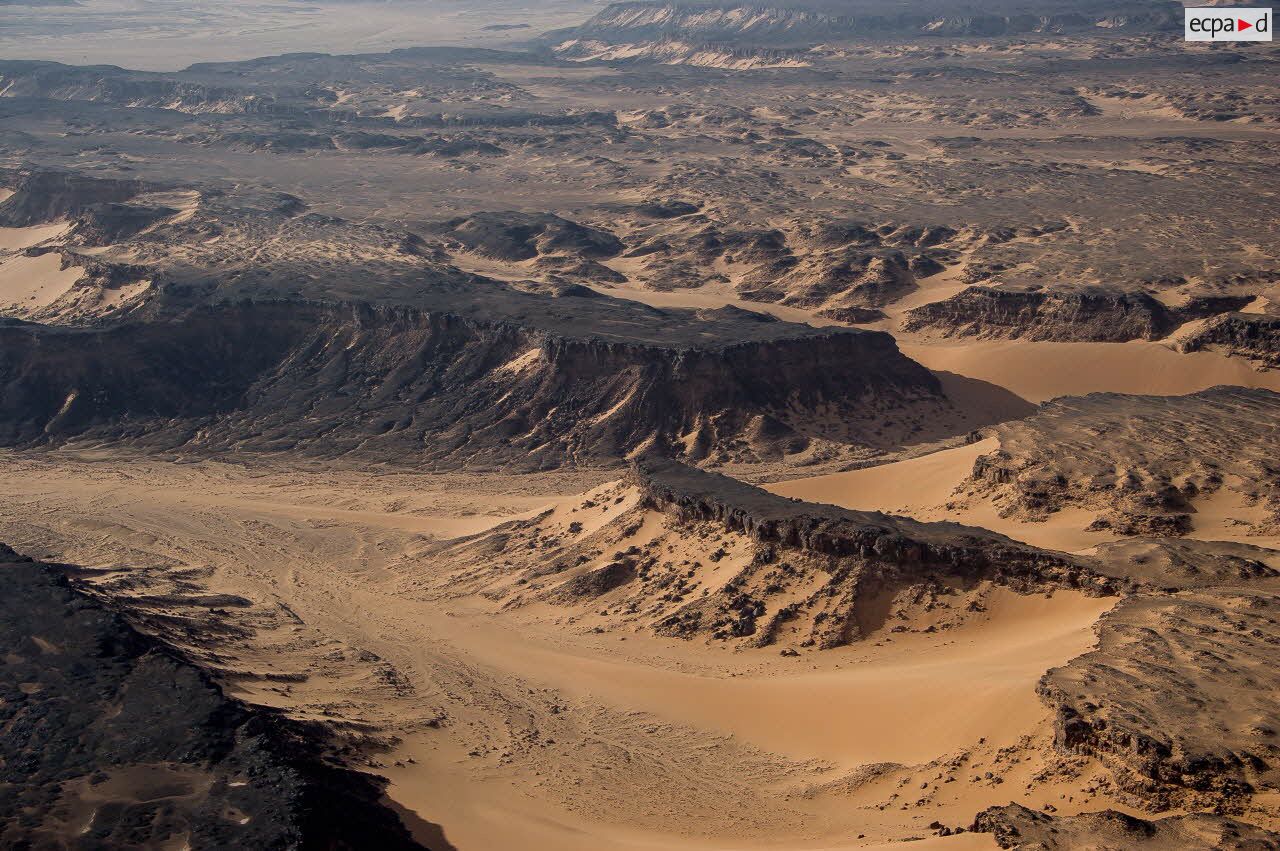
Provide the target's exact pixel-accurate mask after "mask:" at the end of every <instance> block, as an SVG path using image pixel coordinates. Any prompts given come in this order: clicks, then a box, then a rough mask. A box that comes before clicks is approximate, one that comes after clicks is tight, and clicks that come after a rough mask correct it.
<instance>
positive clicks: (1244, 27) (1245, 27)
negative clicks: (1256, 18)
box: [1236, 18, 1253, 32]
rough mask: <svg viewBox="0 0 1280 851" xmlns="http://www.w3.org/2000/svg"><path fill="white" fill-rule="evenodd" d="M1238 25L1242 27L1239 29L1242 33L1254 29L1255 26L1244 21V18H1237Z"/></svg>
mask: <svg viewBox="0 0 1280 851" xmlns="http://www.w3.org/2000/svg"><path fill="white" fill-rule="evenodd" d="M1236 23H1237V24H1239V25H1240V26H1239V27H1238V29H1239V30H1240V32H1244V31H1245V30H1249V29H1253V24H1251V23H1249V22H1248V21H1246V20H1244V19H1242V18H1236Z"/></svg>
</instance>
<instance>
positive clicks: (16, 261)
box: [0, 254, 83, 315]
mask: <svg viewBox="0 0 1280 851" xmlns="http://www.w3.org/2000/svg"><path fill="white" fill-rule="evenodd" d="M81 274H83V270H81V269H79V268H77V267H75V266H69V267H67V268H66V269H63V268H62V258H61V257H59V256H58V255H57V254H42V255H40V256H39V257H14V258H11V259H10V260H7V261H5V263H4V264H3V265H0V310H5V309H7V310H9V311H12V312H14V313H18V314H21V315H25V314H28V313H30V312H31V311H35V310H39V309H40V308H44V307H48V306H49V305H51V304H53V303H54V302H55V301H57V300H58V299H59V298H61V297H62V296H63V295H65V294H66V293H67V292H68V291H69V290H70V289H71V287H72V285H74V284H75V282H76V281H77V280H79V279H80V276H81Z"/></svg>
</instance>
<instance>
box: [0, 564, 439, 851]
mask: <svg viewBox="0 0 1280 851" xmlns="http://www.w3.org/2000/svg"><path fill="white" fill-rule="evenodd" d="M0 613H2V616H0V653H2V654H3V659H4V664H2V665H0V697H2V699H0V728H2V729H3V730H4V731H5V734H4V735H3V736H0V844H3V845H4V846H5V847H8V848H25V847H32V848H46V847H47V848H56V847H68V846H72V845H74V846H77V847H86V846H90V847H101V848H120V847H129V848H166V847H180V846H185V847H197V848H198V847H206V848H211V847H219V848H264V849H268V848H270V849H287V848H346V849H358V848H380V849H381V848H388V849H405V851H408V849H415V848H421V847H422V846H420V845H419V844H418V843H416V842H415V841H414V840H413V839H412V838H411V836H410V834H409V832H408V830H406V829H405V827H404V825H403V824H402V823H401V822H400V819H399V818H398V817H397V816H396V815H395V813H393V812H392V811H391V810H389V809H387V808H385V807H384V806H383V805H382V804H381V803H380V802H379V799H380V798H381V796H382V790H383V786H384V785H385V781H383V780H381V779H380V778H377V777H373V776H371V775H367V774H361V773H359V772H355V771H350V770H347V769H343V768H338V767H336V766H334V765H332V764H330V763H329V762H327V761H326V759H325V754H324V745H325V742H324V735H325V733H324V731H323V730H322V729H320V728H318V727H316V728H312V727H308V726H305V725H302V724H299V723H295V722H291V721H287V720H286V719H284V718H283V717H282V716H279V715H276V714H275V713H273V712H271V711H269V710H263V709H259V708H253V707H250V706H247V705H245V704H243V703H240V702H239V701H236V700H233V699H231V698H229V697H227V696H226V695H225V694H224V693H223V692H222V690H221V688H219V686H218V685H216V684H215V683H214V682H213V681H212V680H211V679H210V678H209V677H208V676H207V675H206V674H205V673H204V672H203V671H201V670H200V669H199V668H197V667H195V666H193V665H191V664H190V663H188V662H187V661H185V660H184V659H183V658H181V657H180V656H178V655H177V654H175V653H173V652H172V651H171V650H169V649H168V648H167V647H166V646H165V645H163V644H161V643H160V642H159V641H158V640H156V639H154V638H151V637H148V636H144V635H142V634H140V633H138V632H136V631H135V630H133V629H132V628H131V627H130V626H129V625H128V624H127V623H126V622H125V621H124V620H123V619H122V618H121V617H120V616H119V615H118V614H116V613H115V612H113V611H112V610H111V609H109V608H107V607H106V606H104V605H102V604H100V603H98V602H95V601H94V600H92V599H91V598H90V597H88V596H87V595H85V594H83V593H81V592H80V591H78V590H76V589H75V588H74V587H72V586H71V585H70V584H69V583H68V581H67V579H66V578H65V577H64V575H63V574H62V573H61V571H60V570H59V568H57V567H54V566H50V565H45V564H41V563H38V562H33V561H31V560H30V559H25V558H22V557H20V556H18V555H17V554H16V553H14V552H13V550H11V549H9V548H8V547H6V546H4V545H0Z"/></svg>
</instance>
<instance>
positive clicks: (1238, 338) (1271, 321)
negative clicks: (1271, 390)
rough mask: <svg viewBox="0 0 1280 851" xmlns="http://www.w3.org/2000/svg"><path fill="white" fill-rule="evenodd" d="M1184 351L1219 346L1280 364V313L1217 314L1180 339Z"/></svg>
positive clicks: (1267, 362) (1262, 361) (1235, 352)
mask: <svg viewBox="0 0 1280 851" xmlns="http://www.w3.org/2000/svg"><path fill="white" fill-rule="evenodd" d="M1178 347H1179V348H1180V349H1181V350H1182V351H1184V352H1198V351H1201V350H1202V349H1209V348H1213V349H1218V350H1221V351H1225V352H1227V353H1228V354H1233V355H1239V356H1240V357H1245V358H1249V359H1250V360H1253V361H1257V362H1259V363H1261V364H1265V365H1266V366H1268V367H1271V368H1277V367H1280V316H1276V315H1274V314H1263V313H1228V314H1224V315H1222V316H1217V317H1215V318H1213V319H1211V320H1209V321H1208V322H1206V323H1205V324H1204V325H1203V327H1201V328H1200V329H1198V330H1197V331H1195V332H1194V333H1192V334H1190V335H1189V336H1187V337H1186V338H1184V339H1182V340H1180V341H1179V344H1178Z"/></svg>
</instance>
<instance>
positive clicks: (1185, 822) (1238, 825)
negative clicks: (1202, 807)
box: [973, 804, 1280, 851]
mask: <svg viewBox="0 0 1280 851" xmlns="http://www.w3.org/2000/svg"><path fill="white" fill-rule="evenodd" d="M973 830H975V831H978V832H980V833H990V834H991V835H992V837H993V838H994V839H995V841H996V843H997V844H998V845H999V846H1000V847H1001V848H1010V849H1025V851H1033V850H1034V851H1074V849H1081V848H1096V849H1112V848H1114V849H1117V851H1119V849H1122V848H1124V849H1127V848H1150V849H1152V851H1156V849H1160V851H1177V849H1186V848H1204V849H1218V850H1219V851H1228V849H1229V851H1272V849H1275V848H1280V834H1277V833H1273V832H1271V831H1269V830H1264V829H1262V828H1260V827H1256V826H1254V825H1252V824H1246V823H1244V822H1240V821H1236V820H1234V819H1230V818H1226V817H1223V816H1220V815H1211V814H1209V813H1191V814H1189V815H1185V816H1170V817H1168V818H1162V819H1143V818H1137V817H1135V816H1131V815H1128V814H1126V813H1122V812H1118V811H1116V810H1103V811H1101V812H1096V813H1081V814H1080V815H1076V816H1057V815H1050V814H1049V813H1042V812H1036V811H1035V810H1031V809H1028V808H1026V807H1024V806H1022V805H1021V804H1009V805H1007V806H1004V807H991V808H989V809H986V810H984V811H982V812H981V813H978V816H977V818H976V819H975V820H974V824H973Z"/></svg>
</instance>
